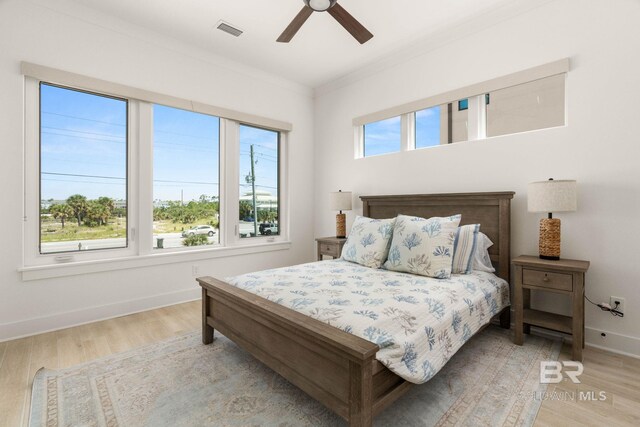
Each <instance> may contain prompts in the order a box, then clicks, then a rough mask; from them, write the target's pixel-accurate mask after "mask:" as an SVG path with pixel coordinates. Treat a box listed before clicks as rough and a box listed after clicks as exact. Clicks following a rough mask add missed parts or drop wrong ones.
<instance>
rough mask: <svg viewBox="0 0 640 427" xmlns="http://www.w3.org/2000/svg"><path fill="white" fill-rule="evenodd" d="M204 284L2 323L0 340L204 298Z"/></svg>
mask: <svg viewBox="0 0 640 427" xmlns="http://www.w3.org/2000/svg"><path fill="white" fill-rule="evenodd" d="M200 296H201V291H200V288H199V287H198V288H195V287H194V288H192V289H183V290H179V291H174V292H168V293H164V294H160V295H153V296H150V297H144V298H138V299H134V300H129V301H121V302H116V303H111V304H105V305H101V306H94V307H89V308H83V309H81V310H74V311H68V312H64V313H56V314H52V315H48V316H42V317H36V318H32V319H26V320H20V321H18V322H11V323H3V324H0V342H3V341H9V340H14V339H18V338H24V337H28V336H32V335H38V334H42V333H45V332H52V331H58V330H60V329H66V328H71V327H74V326H80V325H85V324H87V323H93V322H98V321H101V320H107V319H113V318H114V317H121V316H126V315H128V314H134V313H140V312H142V311H148V310H153V309H156V308H161V307H167V306H170V305H175V304H180V303H184V302H189V301H194V300H197V299H200Z"/></svg>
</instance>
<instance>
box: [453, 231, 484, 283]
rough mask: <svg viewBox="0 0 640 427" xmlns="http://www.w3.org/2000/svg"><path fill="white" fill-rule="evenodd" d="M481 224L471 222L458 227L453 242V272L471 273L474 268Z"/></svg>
mask: <svg viewBox="0 0 640 427" xmlns="http://www.w3.org/2000/svg"><path fill="white" fill-rule="evenodd" d="M479 231H480V224H469V225H463V226H462V227H458V231H457V233H456V239H455V241H454V242H453V264H452V266H451V273H453V274H469V273H471V270H472V269H473V254H474V253H475V251H476V246H477V243H476V242H477V240H478V232H479Z"/></svg>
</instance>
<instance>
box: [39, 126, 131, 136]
mask: <svg viewBox="0 0 640 427" xmlns="http://www.w3.org/2000/svg"><path fill="white" fill-rule="evenodd" d="M42 129H54V130H62V131H65V132H76V133H84V134H87V135H98V136H108V137H109V138H119V139H122V138H126V136H118V135H112V134H109V133H98V132H86V131H82V130H75V129H65V128H57V127H53V126H42Z"/></svg>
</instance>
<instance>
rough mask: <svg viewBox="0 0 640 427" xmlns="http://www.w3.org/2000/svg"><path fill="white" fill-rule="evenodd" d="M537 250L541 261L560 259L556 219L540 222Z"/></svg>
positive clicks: (557, 220) (558, 224)
mask: <svg viewBox="0 0 640 427" xmlns="http://www.w3.org/2000/svg"><path fill="white" fill-rule="evenodd" d="M538 250H539V251H540V258H542V259H550V260H559V259H560V220H559V219H558V218H544V219H541V220H540V240H539V242H538Z"/></svg>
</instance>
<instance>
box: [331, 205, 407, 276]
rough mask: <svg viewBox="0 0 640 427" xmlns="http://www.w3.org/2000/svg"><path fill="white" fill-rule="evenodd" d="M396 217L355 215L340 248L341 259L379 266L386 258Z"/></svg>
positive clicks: (374, 266) (367, 265)
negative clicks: (378, 217)
mask: <svg viewBox="0 0 640 427" xmlns="http://www.w3.org/2000/svg"><path fill="white" fill-rule="evenodd" d="M395 222H396V219H395V218H390V219H372V218H366V217H364V216H357V217H356V219H355V221H353V225H352V226H351V231H350V232H349V237H348V238H347V241H346V242H345V244H344V246H343V248H342V259H344V260H346V261H351V262H355V263H357V264H361V265H364V266H365V267H370V268H380V267H382V263H384V261H385V260H386V259H387V254H388V253H389V243H390V242H391V236H392V235H393V225H394V224H395Z"/></svg>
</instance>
